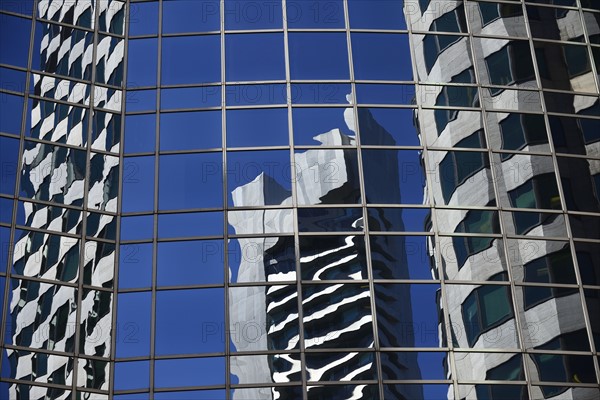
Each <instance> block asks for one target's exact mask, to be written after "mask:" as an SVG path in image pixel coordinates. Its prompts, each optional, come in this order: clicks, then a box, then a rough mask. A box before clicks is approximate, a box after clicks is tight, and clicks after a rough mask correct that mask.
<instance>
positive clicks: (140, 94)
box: [125, 90, 156, 112]
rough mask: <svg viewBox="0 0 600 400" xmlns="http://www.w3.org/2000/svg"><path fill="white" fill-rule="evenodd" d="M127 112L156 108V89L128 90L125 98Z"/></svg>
mask: <svg viewBox="0 0 600 400" xmlns="http://www.w3.org/2000/svg"><path fill="white" fill-rule="evenodd" d="M125 102H126V105H125V107H126V108H127V112H136V111H154V110H156V90H129V91H127V97H126V99H125Z"/></svg>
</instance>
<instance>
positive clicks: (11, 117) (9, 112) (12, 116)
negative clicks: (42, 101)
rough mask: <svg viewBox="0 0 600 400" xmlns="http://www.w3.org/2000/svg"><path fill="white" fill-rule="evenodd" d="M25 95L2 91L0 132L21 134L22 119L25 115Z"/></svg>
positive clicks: (0, 98) (0, 94) (0, 97)
mask: <svg viewBox="0 0 600 400" xmlns="http://www.w3.org/2000/svg"><path fill="white" fill-rule="evenodd" d="M23 101H24V100H23V97H21V96H13V95H11V94H8V93H0V105H1V106H2V113H1V114H0V132H5V133H12V134H15V135H19V134H21V120H22V116H23Z"/></svg>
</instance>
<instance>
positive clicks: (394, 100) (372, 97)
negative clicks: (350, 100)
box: [356, 83, 416, 105]
mask: <svg viewBox="0 0 600 400" xmlns="http://www.w3.org/2000/svg"><path fill="white" fill-rule="evenodd" d="M415 98H416V92H415V86H414V85H379V84H373V83H359V84H357V85H356V101H357V102H358V104H392V105H403V104H406V105H410V104H414V103H415V101H416V100H415Z"/></svg>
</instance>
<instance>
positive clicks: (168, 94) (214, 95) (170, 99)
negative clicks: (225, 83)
mask: <svg viewBox="0 0 600 400" xmlns="http://www.w3.org/2000/svg"><path fill="white" fill-rule="evenodd" d="M220 105H221V86H207V87H195V88H182V89H179V88H177V89H163V90H162V91H161V103H160V108H161V109H162V110H172V109H176V108H201V107H219V106H220Z"/></svg>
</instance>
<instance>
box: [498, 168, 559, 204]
mask: <svg viewBox="0 0 600 400" xmlns="http://www.w3.org/2000/svg"><path fill="white" fill-rule="evenodd" d="M508 197H509V199H510V204H511V206H512V207H515V208H537V209H540V208H546V209H555V210H557V209H560V208H561V203H560V196H559V193H558V186H557V185H556V179H555V177H554V174H552V173H549V174H542V175H536V176H534V177H533V178H531V179H529V180H528V181H527V182H525V183H524V184H522V185H521V186H519V187H517V188H516V189H513V190H511V191H509V192H508Z"/></svg>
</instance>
